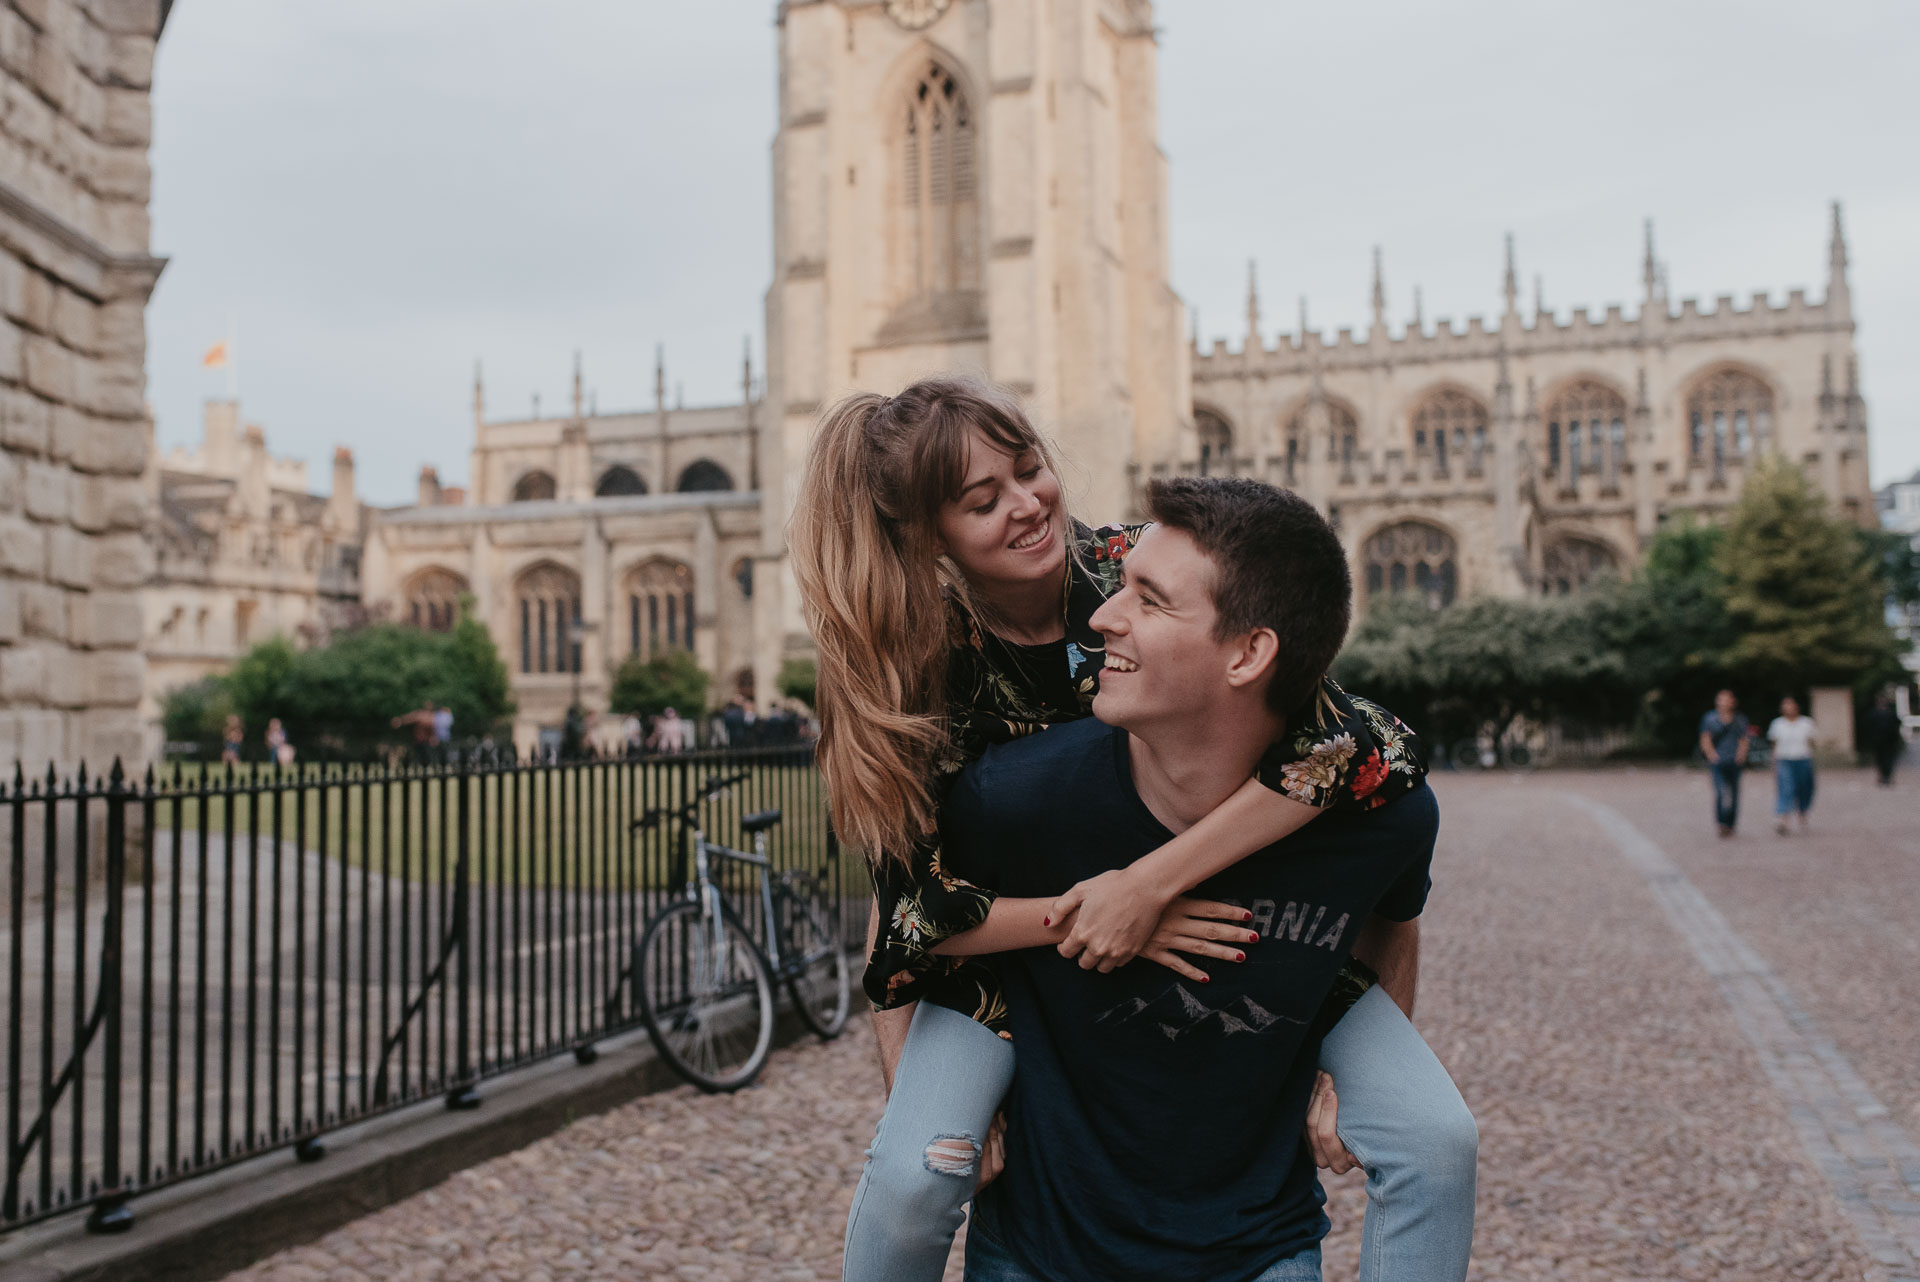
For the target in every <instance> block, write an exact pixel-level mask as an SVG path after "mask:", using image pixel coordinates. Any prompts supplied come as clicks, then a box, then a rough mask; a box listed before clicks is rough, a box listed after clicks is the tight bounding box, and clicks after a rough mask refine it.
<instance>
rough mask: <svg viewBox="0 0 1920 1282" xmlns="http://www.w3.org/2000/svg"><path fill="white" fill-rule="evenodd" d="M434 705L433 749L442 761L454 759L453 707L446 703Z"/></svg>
mask: <svg viewBox="0 0 1920 1282" xmlns="http://www.w3.org/2000/svg"><path fill="white" fill-rule="evenodd" d="M431 706H432V707H433V750H434V753H435V754H436V755H437V756H438V757H439V758H440V760H441V761H451V760H452V759H453V709H452V708H449V707H448V706H447V705H446V704H444V703H437V704H433V705H431Z"/></svg>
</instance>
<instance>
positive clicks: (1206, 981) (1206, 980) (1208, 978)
mask: <svg viewBox="0 0 1920 1282" xmlns="http://www.w3.org/2000/svg"><path fill="white" fill-rule="evenodd" d="M1200 982H1201V983H1203V984H1211V983H1212V982H1213V977H1212V976H1210V975H1202V976H1200Z"/></svg>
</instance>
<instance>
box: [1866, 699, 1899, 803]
mask: <svg viewBox="0 0 1920 1282" xmlns="http://www.w3.org/2000/svg"><path fill="white" fill-rule="evenodd" d="M1866 730H1867V751H1869V752H1871V753H1872V754H1873V768H1874V769H1875V770H1878V771H1879V772H1880V786H1881V787H1882V788H1891V787H1892V786H1893V765H1894V763H1895V762H1896V761H1898V760H1900V752H1901V749H1903V748H1905V747H1906V746H1907V741H1906V737H1905V736H1904V735H1902V734H1901V733H1900V714H1899V713H1898V712H1895V711H1894V709H1893V697H1892V696H1891V695H1888V694H1880V695H1877V696H1875V698H1874V701H1873V710H1872V711H1870V712H1868V713H1867V726H1866Z"/></svg>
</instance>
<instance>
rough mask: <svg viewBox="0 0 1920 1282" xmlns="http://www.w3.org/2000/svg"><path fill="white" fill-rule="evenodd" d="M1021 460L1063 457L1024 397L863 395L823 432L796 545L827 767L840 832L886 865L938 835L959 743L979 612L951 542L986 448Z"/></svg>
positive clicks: (921, 387)
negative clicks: (960, 616) (949, 517)
mask: <svg viewBox="0 0 1920 1282" xmlns="http://www.w3.org/2000/svg"><path fill="white" fill-rule="evenodd" d="M975 429H978V430H979V431H980V433H981V434H982V435H983V436H985V437H986V439H987V440H988V441H990V442H992V444H993V445H995V446H996V447H998V448H999V449H1002V450H1005V451H1006V452H1008V453H1009V454H1015V455H1017V454H1020V453H1022V452H1025V451H1029V450H1031V451H1033V452H1034V453H1036V454H1038V455H1039V456H1040V458H1041V459H1042V461H1044V462H1045V463H1046V464H1047V466H1048V467H1049V468H1052V469H1053V471H1054V473H1055V474H1056V475H1058V473H1059V469H1058V468H1057V467H1055V466H1054V457H1053V452H1052V450H1051V448H1050V447H1049V446H1048V444H1047V442H1046V441H1045V440H1044V439H1043V438H1042V437H1041V435H1040V434H1039V433H1038V432H1037V431H1035V430H1034V428H1033V425H1032V424H1031V423H1029V422H1028V421H1027V417H1026V415H1025V414H1024V413H1022V412H1021V410H1020V407H1019V404H1018V402H1017V401H1016V400H1015V398H1014V396H1013V395H1012V394H1011V393H1010V392H1007V391H1004V390H1002V389H1001V388H998V387H995V386H994V385H992V384H990V383H986V382H983V381H980V380H975V379H966V378H929V379H922V380H921V381H920V382H918V383H915V384H914V385H913V386H911V387H909V388H907V389H906V390H905V391H903V392H901V393H900V394H899V395H898V396H890V397H889V396H877V395H874V394H873V393H870V392H866V393H860V394H858V395H855V396H849V397H847V398H846V399H845V400H843V401H841V402H840V403H839V404H837V405H835V406H834V407H833V408H832V409H830V410H828V411H827V413H826V415H825V416H824V417H823V418H822V419H821V420H820V426H819V428H818V430H817V431H816V433H815V434H814V438H813V446H812V449H811V450H809V452H808V454H807V465H806V471H805V474H804V476H803V478H802V480H801V483H800V493H799V495H798V497H797V500H796V502H795V504H794V510H793V520H792V522H791V524H790V526H789V528H788V540H787V545H788V547H789V549H790V550H791V556H792V558H793V570H794V577H795V578H796V579H797V580H798V581H799V585H800V598H801V602H802V605H803V607H804V609H805V611H806V617H807V625H808V627H809V628H810V629H811V631H812V633H813V642H814V646H815V648H816V649H817V651H818V653H819V685H818V689H817V694H816V698H817V700H818V709H817V710H818V712H819V716H820V743H819V747H818V750H817V752H818V761H819V763H820V772H821V774H822V775H823V776H824V777H825V779H826V784H827V796H828V799H829V801H830V803H831V805H832V808H833V818H834V826H835V828H836V829H838V831H839V833H840V835H841V836H842V837H844V838H846V839H847V840H850V841H852V842H854V843H855V844H856V845H858V846H859V847H860V848H861V849H862V850H864V851H865V852H866V855H867V857H868V858H869V859H871V860H873V861H874V862H876V863H878V862H879V861H880V860H882V859H887V858H895V859H904V858H906V857H907V855H908V853H909V852H910V850H911V849H912V846H913V844H914V842H915V841H916V840H918V839H919V838H920V837H922V836H924V835H926V834H929V833H931V832H932V831H933V829H934V823H935V814H934V805H935V799H934V790H933V775H934V771H935V768H936V760H937V758H938V756H939V754H940V752H941V750H942V747H943V745H944V743H945V739H946V734H947V726H946V676H947V652H948V648H949V646H950V645H951V644H952V641H953V638H952V634H951V632H950V629H949V626H948V618H949V616H948V604H947V597H948V595H949V594H952V595H954V596H957V597H958V598H959V600H960V602H961V604H962V605H963V606H964V607H967V608H969V609H971V608H973V607H974V603H973V601H972V600H971V598H970V596H969V594H968V592H967V581H966V578H965V576H964V575H962V574H961V573H960V570H959V568H958V567H957V566H955V565H954V564H953V562H951V561H950V560H948V559H947V557H946V555H945V553H944V551H943V549H942V544H941V540H940V529H939V518H940V509H941V506H942V505H943V504H945V503H946V502H948V501H949V500H951V499H953V498H955V497H957V496H958V495H959V493H960V487H961V486H962V485H963V484H965V481H966V467H967V447H968V441H969V435H970V433H971V432H972V431H973V430H975Z"/></svg>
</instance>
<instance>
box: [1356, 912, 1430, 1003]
mask: <svg viewBox="0 0 1920 1282" xmlns="http://www.w3.org/2000/svg"><path fill="white" fill-rule="evenodd" d="M1353 955H1354V956H1355V957H1358V958H1359V959H1360V960H1361V961H1363V962H1365V963H1367V965H1369V966H1371V967H1373V970H1374V973H1375V974H1377V975H1379V976H1380V987H1382V988H1384V989H1386V990H1387V996H1389V997H1391V998H1393V1001H1394V1004H1395V1005H1396V1006H1398V1007H1399V1008H1400V1009H1401V1010H1402V1011H1404V1012H1405V1013H1406V1016H1407V1018H1408V1019H1412V1018H1413V998H1414V991H1415V990H1416V989H1417V988H1418V987H1419V983H1420V919H1419V918H1418V917H1415V918H1414V919H1413V920H1412V921H1394V920H1392V919H1391V918H1387V917H1382V916H1380V915H1379V914H1377V913H1376V914H1375V915H1373V916H1372V917H1369V918H1368V919H1367V924H1366V925H1365V926H1363V927H1361V930H1360V938H1359V939H1357V940H1355V941H1354V945H1353Z"/></svg>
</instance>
